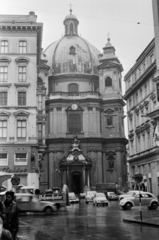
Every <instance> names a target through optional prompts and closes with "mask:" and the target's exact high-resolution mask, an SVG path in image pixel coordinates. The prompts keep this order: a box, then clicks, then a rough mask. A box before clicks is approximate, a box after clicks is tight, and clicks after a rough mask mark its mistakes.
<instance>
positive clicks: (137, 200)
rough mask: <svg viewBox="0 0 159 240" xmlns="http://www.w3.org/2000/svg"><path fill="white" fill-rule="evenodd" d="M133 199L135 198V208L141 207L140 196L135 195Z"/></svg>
mask: <svg viewBox="0 0 159 240" xmlns="http://www.w3.org/2000/svg"><path fill="white" fill-rule="evenodd" d="M133 198H134V199H133V202H134V204H135V206H139V205H140V203H139V194H134V196H133Z"/></svg>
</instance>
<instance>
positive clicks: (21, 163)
mask: <svg viewBox="0 0 159 240" xmlns="http://www.w3.org/2000/svg"><path fill="white" fill-rule="evenodd" d="M16 154H26V158H20V159H26V161H19V162H16V159H17V158H18V157H16ZM27 164H28V153H26V152H18V153H17V152H16V153H14V165H15V166H19V165H23V166H26V165H27Z"/></svg>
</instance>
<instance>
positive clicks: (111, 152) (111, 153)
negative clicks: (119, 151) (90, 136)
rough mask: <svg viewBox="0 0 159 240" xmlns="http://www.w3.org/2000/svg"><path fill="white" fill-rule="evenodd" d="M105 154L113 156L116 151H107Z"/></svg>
mask: <svg viewBox="0 0 159 240" xmlns="http://www.w3.org/2000/svg"><path fill="white" fill-rule="evenodd" d="M106 155H108V156H113V155H116V153H115V152H113V151H109V152H106Z"/></svg>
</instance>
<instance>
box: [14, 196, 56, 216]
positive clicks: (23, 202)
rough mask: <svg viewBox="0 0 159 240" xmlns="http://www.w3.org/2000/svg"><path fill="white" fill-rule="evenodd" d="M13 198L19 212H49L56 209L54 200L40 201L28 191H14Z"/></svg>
mask: <svg viewBox="0 0 159 240" xmlns="http://www.w3.org/2000/svg"><path fill="white" fill-rule="evenodd" d="M15 200H16V203H17V205H18V208H19V210H20V212H44V213H45V214H51V213H53V212H57V211H58V207H57V206H56V203H54V202H47V201H40V200H39V199H38V198H37V197H36V196H35V195H33V194H30V193H16V194H15Z"/></svg>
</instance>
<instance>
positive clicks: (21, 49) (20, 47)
mask: <svg viewBox="0 0 159 240" xmlns="http://www.w3.org/2000/svg"><path fill="white" fill-rule="evenodd" d="M21 43H22V45H21V46H20V44H21ZM23 43H26V45H25V46H23ZM18 49H19V53H20V54H26V53H27V41H26V40H19V45H18Z"/></svg>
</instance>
